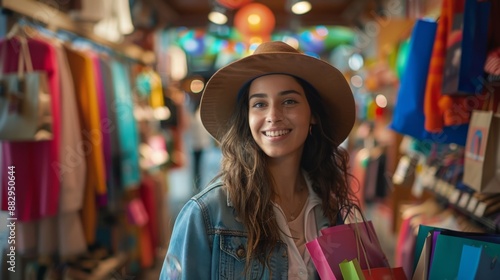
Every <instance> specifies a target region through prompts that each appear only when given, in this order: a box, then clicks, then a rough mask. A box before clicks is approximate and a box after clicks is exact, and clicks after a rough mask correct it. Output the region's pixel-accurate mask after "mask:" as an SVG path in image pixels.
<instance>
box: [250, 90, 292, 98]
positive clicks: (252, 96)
mask: <svg viewBox="0 0 500 280" xmlns="http://www.w3.org/2000/svg"><path fill="white" fill-rule="evenodd" d="M289 94H299V95H300V92H298V91H296V90H294V89H289V90H284V91H282V92H280V93H279V95H280V96H283V95H289ZM265 97H267V94H266V93H254V94H252V95H250V97H248V100H250V99H252V98H265Z"/></svg>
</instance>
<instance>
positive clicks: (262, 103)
mask: <svg viewBox="0 0 500 280" xmlns="http://www.w3.org/2000/svg"><path fill="white" fill-rule="evenodd" d="M264 106H265V104H264V102H255V103H254V104H253V105H252V107H253V108H262V107H264Z"/></svg>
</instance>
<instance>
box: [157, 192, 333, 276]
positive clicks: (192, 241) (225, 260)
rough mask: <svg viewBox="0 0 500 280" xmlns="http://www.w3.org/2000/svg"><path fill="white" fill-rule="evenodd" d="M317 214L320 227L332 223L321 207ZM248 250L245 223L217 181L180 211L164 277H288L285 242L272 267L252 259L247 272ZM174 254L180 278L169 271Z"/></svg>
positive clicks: (316, 209)
mask: <svg viewBox="0 0 500 280" xmlns="http://www.w3.org/2000/svg"><path fill="white" fill-rule="evenodd" d="M315 216H316V225H317V227H318V229H320V228H323V227H327V226H329V222H328V219H326V218H325V217H323V215H322V211H321V207H315ZM246 250H247V232H246V230H245V228H244V225H243V224H242V223H241V222H239V221H237V219H236V213H235V209H234V208H233V207H232V206H231V202H230V201H229V199H228V196H227V194H226V191H225V190H224V189H223V188H222V185H221V184H220V183H215V184H213V185H211V186H209V187H207V188H206V189H205V190H203V191H202V192H201V193H199V194H197V195H196V196H194V197H193V198H192V199H191V200H189V201H188V202H187V203H186V205H184V207H183V208H182V210H181V211H180V213H179V215H178V217H177V219H176V222H175V225H174V229H173V232H172V236H171V240H170V245H169V248H168V252H167V256H166V258H165V261H164V263H163V268H162V271H161V274H160V279H196V280H201V279H231V280H233V279H288V275H287V274H288V256H287V255H288V254H287V246H286V244H285V243H280V244H279V245H278V246H276V247H275V249H274V252H273V253H272V255H271V258H270V260H269V267H270V269H269V268H268V267H267V266H263V265H261V264H260V263H259V261H258V260H252V261H251V265H250V269H249V272H248V275H246V276H245V275H243V273H244V269H245V257H246ZM172 257H175V258H173V259H176V260H177V261H178V262H179V264H180V267H181V277H180V278H173V277H172V276H171V275H169V273H168V270H169V265H170V264H169V263H167V260H169V259H171V258H172ZM170 266H171V265H170ZM263 270H264V271H263ZM269 270H271V271H269ZM271 272H272V274H271Z"/></svg>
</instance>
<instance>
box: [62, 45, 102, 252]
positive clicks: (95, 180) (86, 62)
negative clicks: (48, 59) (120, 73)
mask: <svg viewBox="0 0 500 280" xmlns="http://www.w3.org/2000/svg"><path fill="white" fill-rule="evenodd" d="M66 53H67V56H68V62H69V64H70V69H71V75H72V76H73V81H74V84H75V92H76V98H77V103H78V111H79V115H80V123H81V127H82V144H81V150H82V151H83V152H84V153H85V156H86V163H87V176H86V179H87V181H86V182H85V194H84V199H83V208H82V224H83V228H84V231H85V240H86V241H87V244H93V243H94V242H95V237H96V225H97V204H96V195H103V194H106V177H105V168H104V167H105V165H104V156H103V154H102V131H101V124H100V121H99V120H100V116H99V107H98V104H97V93H96V85H95V80H94V75H93V72H92V71H93V64H92V60H91V59H90V58H89V57H87V56H86V55H85V54H84V53H82V52H79V51H76V50H72V49H70V48H66Z"/></svg>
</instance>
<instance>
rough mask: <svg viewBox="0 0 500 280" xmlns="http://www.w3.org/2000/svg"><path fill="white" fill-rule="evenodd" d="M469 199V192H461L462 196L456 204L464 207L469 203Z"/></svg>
mask: <svg viewBox="0 0 500 280" xmlns="http://www.w3.org/2000/svg"><path fill="white" fill-rule="evenodd" d="M469 199H470V194H468V193H466V192H464V193H462V196H461V197H460V201H459V202H458V206H460V207H462V208H466V207H467V204H469Z"/></svg>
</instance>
